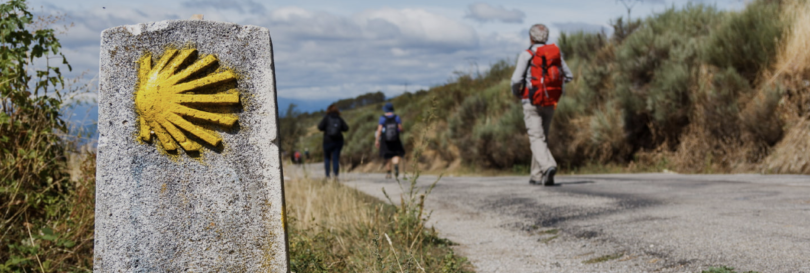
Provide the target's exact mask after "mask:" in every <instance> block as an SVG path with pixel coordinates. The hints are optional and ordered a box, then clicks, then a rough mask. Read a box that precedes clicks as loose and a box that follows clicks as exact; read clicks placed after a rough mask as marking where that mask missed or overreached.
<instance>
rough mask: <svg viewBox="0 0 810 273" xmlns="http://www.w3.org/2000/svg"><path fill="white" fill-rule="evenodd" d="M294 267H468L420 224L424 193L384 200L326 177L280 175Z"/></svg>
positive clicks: (466, 269) (341, 269)
mask: <svg viewBox="0 0 810 273" xmlns="http://www.w3.org/2000/svg"><path fill="white" fill-rule="evenodd" d="M285 194H286V199H287V219H288V221H287V227H288V232H289V233H288V236H289V238H290V266H291V269H292V271H293V272H299V273H300V272H473V270H472V265H471V264H470V263H469V262H468V261H467V260H466V258H463V257H460V256H458V255H456V254H455V253H454V252H453V250H452V249H451V248H450V246H452V245H453V243H452V242H450V241H449V240H446V239H442V238H440V237H439V236H438V233H437V232H436V231H435V230H434V229H429V228H426V227H425V226H424V220H426V218H427V216H426V215H425V214H424V211H423V209H424V199H423V198H419V199H418V202H417V203H416V204H413V205H415V206H412V207H409V206H408V205H407V204H405V203H406V201H405V200H404V199H403V201H402V203H401V205H400V206H394V205H391V204H385V203H383V202H381V201H379V200H377V199H376V198H374V197H371V196H368V195H366V194H363V193H361V192H359V191H357V190H355V189H352V188H350V187H346V186H343V185H341V184H339V183H335V182H328V181H325V180H317V179H309V178H301V179H296V180H289V181H285Z"/></svg>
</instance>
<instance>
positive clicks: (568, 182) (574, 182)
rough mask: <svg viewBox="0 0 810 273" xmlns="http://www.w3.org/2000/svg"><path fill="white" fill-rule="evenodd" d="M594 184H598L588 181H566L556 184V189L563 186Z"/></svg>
mask: <svg viewBox="0 0 810 273" xmlns="http://www.w3.org/2000/svg"><path fill="white" fill-rule="evenodd" d="M593 183H596V182H594V181H591V180H586V181H565V182H554V187H559V186H562V185H576V184H593Z"/></svg>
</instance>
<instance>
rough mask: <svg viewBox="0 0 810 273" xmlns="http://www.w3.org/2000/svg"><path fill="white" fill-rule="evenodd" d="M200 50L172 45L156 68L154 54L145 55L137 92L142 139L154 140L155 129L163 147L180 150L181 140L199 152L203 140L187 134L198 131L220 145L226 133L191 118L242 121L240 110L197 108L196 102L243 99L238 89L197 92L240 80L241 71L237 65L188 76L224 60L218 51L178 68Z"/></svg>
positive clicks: (225, 123)
mask: <svg viewBox="0 0 810 273" xmlns="http://www.w3.org/2000/svg"><path fill="white" fill-rule="evenodd" d="M196 51H197V50H196V49H183V50H177V49H167V50H166V52H165V53H164V54H163V56H162V57H161V58H160V60H159V61H158V62H157V64H156V65H155V66H154V67H153V66H152V56H151V54H149V53H147V54H145V55H144V56H143V57H141V59H140V61H139V65H140V68H139V71H138V80H139V84H138V90H137V92H136V93H135V108H136V110H137V112H138V116H139V118H138V119H139V122H140V131H139V132H138V137H139V138H140V139H142V140H144V141H151V138H152V135H153V134H154V135H155V136H157V139H158V140H159V141H160V144H161V145H162V147H163V149H165V150H167V151H174V150H177V144H180V146H181V147H183V149H184V150H186V151H199V150H200V148H202V145H201V144H200V143H198V142H197V141H194V140H193V139H190V138H189V137H188V136H187V134H191V135H194V136H195V137H196V138H198V139H200V140H202V141H204V142H206V143H208V144H210V145H213V146H218V145H219V144H220V143H221V142H222V137H220V136H219V134H218V133H216V132H214V131H211V130H205V129H203V128H202V127H200V126H199V125H196V124H194V123H192V122H190V121H189V120H191V121H207V122H211V123H215V124H219V125H223V126H226V127H231V126H233V124H234V123H236V121H237V117H236V116H234V115H228V114H220V113H211V112H206V111H203V110H199V108H198V109H195V107H199V106H206V105H210V106H217V105H219V106H227V105H235V104H239V93H238V92H237V91H236V90H235V89H231V90H228V91H225V92H221V93H215V94H208V93H206V94H195V93H194V92H195V91H205V89H206V88H210V87H212V86H215V85H218V84H221V83H226V82H228V81H234V80H236V74H235V73H234V72H233V71H231V70H225V71H223V72H219V73H217V72H213V73H210V74H208V75H205V76H204V77H201V78H198V79H193V80H189V81H184V80H186V79H189V78H190V77H191V76H192V75H195V74H199V72H202V71H204V70H205V69H206V68H208V67H211V66H212V65H215V64H216V63H217V62H218V60H217V58H216V57H215V56H214V55H207V56H205V57H204V58H202V59H201V60H197V61H195V62H193V63H192V64H190V65H188V67H186V68H185V69H183V70H182V71H179V72H178V70H180V67H181V66H182V65H183V64H184V63H187V62H188V61H190V60H191V57H192V56H194V55H196V54H194V53H196Z"/></svg>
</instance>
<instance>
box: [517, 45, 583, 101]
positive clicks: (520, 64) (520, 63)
mask: <svg viewBox="0 0 810 273" xmlns="http://www.w3.org/2000/svg"><path fill="white" fill-rule="evenodd" d="M540 46H543V44H533V45H532V51H533V52H534V51H535V50H537V47H540ZM531 58H532V54H531V53H529V52H528V51H526V50H524V51H523V52H520V55H518V59H517V65H515V72H514V73H512V93H513V94H522V93H523V90H519V89H520V83H521V81H526V86H531V83H530V82H529V75H531V74H532V68H531V66H529V70H528V71H527V72H526V78H525V79H524V78H523V71H525V70H526V66H528V64H529V59H531ZM560 61H562V70H563V73H564V74H565V82H569V81H571V80H573V79H574V74H573V73H571V70H570V69H568V65H567V64H565V59H564V58H563V53H562V52H560ZM563 92H565V90H563Z"/></svg>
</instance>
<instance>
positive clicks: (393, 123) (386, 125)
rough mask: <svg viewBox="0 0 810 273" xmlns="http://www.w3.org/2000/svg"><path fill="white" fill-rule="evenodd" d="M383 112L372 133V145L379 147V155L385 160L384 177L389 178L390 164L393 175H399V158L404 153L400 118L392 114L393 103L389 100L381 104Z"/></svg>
mask: <svg viewBox="0 0 810 273" xmlns="http://www.w3.org/2000/svg"><path fill="white" fill-rule="evenodd" d="M383 112H384V113H385V114H383V115H382V116H380V120H379V123H378V125H377V133H375V134H374V136H375V138H376V141H375V142H374V146H376V147H377V148H378V149H380V157H382V158H383V159H384V160H385V169H386V171H387V174H386V175H385V178H391V165H393V167H394V176H395V177H399V160H400V158H402V156H404V155H405V147H403V146H402V140H401V138H400V134H401V133H402V119H400V118H399V116H397V115H395V114H394V105H393V104H391V103H390V102H389V103H386V104H385V105H384V106H383Z"/></svg>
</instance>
